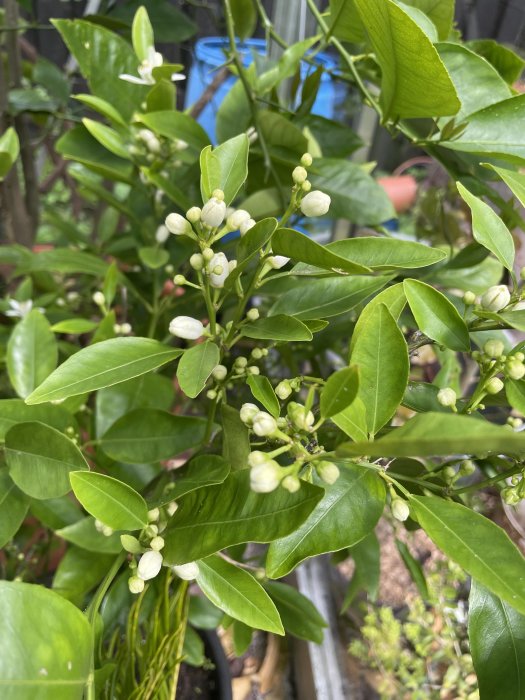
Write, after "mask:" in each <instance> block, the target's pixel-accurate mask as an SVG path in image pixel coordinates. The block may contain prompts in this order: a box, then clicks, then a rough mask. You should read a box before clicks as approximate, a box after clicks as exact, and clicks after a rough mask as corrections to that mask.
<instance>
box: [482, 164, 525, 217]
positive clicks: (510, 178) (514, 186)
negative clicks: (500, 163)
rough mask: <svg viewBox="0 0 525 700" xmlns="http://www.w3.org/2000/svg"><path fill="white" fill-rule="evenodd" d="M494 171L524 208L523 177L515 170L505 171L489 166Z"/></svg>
mask: <svg viewBox="0 0 525 700" xmlns="http://www.w3.org/2000/svg"><path fill="white" fill-rule="evenodd" d="M490 167H491V168H492V169H493V170H495V171H496V172H497V173H498V175H499V176H500V178H501V179H502V180H503V182H504V183H505V184H506V185H507V187H509V188H510V190H511V191H512V194H513V195H514V196H515V197H517V198H518V199H519V201H520V203H521V205H522V206H523V207H525V175H524V174H523V173H520V172H518V171H516V170H506V169H505V168H498V167H497V166H495V165H491V166H490Z"/></svg>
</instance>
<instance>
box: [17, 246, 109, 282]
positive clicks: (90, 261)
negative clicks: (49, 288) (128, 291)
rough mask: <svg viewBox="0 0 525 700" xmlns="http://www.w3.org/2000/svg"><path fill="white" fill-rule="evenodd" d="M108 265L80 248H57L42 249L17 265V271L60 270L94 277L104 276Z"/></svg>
mask: <svg viewBox="0 0 525 700" xmlns="http://www.w3.org/2000/svg"><path fill="white" fill-rule="evenodd" d="M108 269H109V265H108V264H107V262H105V261H104V260H101V259H100V258H99V257H96V256H95V255H90V254H89V253H84V252H83V251H81V250H71V249H70V248H57V249H56V250H44V251H42V252H41V253H38V255H35V256H33V257H32V258H31V259H30V260H28V262H27V263H24V264H22V265H21V266H20V267H19V272H24V273H26V272H38V271H46V272H61V273H63V274H66V275H70V274H77V273H78V274H82V275H93V276H94V277H105V276H106V274H107V271H108Z"/></svg>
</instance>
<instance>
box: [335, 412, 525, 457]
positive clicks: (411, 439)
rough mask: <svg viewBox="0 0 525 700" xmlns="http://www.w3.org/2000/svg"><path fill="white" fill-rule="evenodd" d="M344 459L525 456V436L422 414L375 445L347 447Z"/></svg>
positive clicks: (475, 421)
mask: <svg viewBox="0 0 525 700" xmlns="http://www.w3.org/2000/svg"><path fill="white" fill-rule="evenodd" d="M338 452H339V454H341V455H364V454H366V455H369V456H371V457H427V456H432V455H454V454H472V455H477V454H484V453H486V452H490V453H494V454H499V453H501V454H511V455H513V454H518V455H521V454H525V435H522V434H521V433H514V432H512V431H510V430H508V429H507V428H505V427H504V426H501V425H494V424H492V423H489V422H487V421H485V420H479V419H478V418H471V417H470V416H460V415H456V414H453V413H450V414H446V413H420V414H418V415H417V416H414V418H411V419H410V420H409V421H407V422H406V423H405V424H404V425H402V426H401V427H400V428H395V429H394V430H392V431H391V432H390V433H388V435H385V436H384V437H382V438H380V439H379V440H375V441H374V442H367V443H365V442H362V443H356V444H352V443H344V444H343V445H340V446H339V448H338Z"/></svg>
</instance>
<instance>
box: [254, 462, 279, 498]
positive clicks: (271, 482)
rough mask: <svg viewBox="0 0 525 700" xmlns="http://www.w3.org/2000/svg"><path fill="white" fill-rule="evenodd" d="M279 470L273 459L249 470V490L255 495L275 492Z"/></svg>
mask: <svg viewBox="0 0 525 700" xmlns="http://www.w3.org/2000/svg"><path fill="white" fill-rule="evenodd" d="M281 474H282V472H281V468H280V466H279V465H278V464H277V462H276V461H275V460H273V459H269V460H266V461H265V462H263V463H262V464H258V465H257V466H255V467H252V468H251V469H250V488H251V489H252V491H255V492H256V493H270V492H271V491H275V489H276V488H277V487H278V486H279V483H280V481H281Z"/></svg>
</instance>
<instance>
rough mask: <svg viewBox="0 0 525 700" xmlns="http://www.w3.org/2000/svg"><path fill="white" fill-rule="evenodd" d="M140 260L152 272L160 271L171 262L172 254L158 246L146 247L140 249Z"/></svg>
mask: <svg viewBox="0 0 525 700" xmlns="http://www.w3.org/2000/svg"><path fill="white" fill-rule="evenodd" d="M139 258H140V261H141V263H143V264H144V265H145V266H146V267H149V269H150V270H158V269H159V268H161V267H164V265H166V264H167V263H168V262H169V259H170V254H169V253H168V251H167V250H164V248H159V247H158V246H156V245H152V246H144V247H142V248H139Z"/></svg>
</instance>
